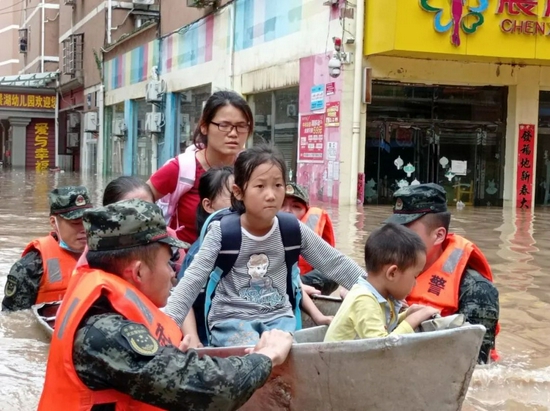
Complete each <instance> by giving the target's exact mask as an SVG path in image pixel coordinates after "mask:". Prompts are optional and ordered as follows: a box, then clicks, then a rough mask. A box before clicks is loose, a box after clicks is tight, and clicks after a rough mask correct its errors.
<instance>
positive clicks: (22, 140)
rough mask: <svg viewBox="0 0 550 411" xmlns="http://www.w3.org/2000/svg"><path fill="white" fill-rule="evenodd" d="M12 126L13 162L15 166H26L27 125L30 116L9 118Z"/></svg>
mask: <svg viewBox="0 0 550 411" xmlns="http://www.w3.org/2000/svg"><path fill="white" fill-rule="evenodd" d="M9 121H10V126H11V127H12V153H11V155H12V162H11V164H12V165H13V167H25V165H26V164H25V163H26V161H25V157H26V150H27V126H28V125H29V123H30V122H31V119H30V118H9Z"/></svg>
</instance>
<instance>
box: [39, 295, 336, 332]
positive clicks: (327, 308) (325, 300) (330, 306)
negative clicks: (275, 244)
mask: <svg viewBox="0 0 550 411" xmlns="http://www.w3.org/2000/svg"><path fill="white" fill-rule="evenodd" d="M312 300H313V301H314V302H315V304H316V305H317V307H318V308H319V310H321V312H322V313H323V314H325V315H334V314H336V311H338V307H340V304H341V303H342V299H341V298H338V297H330V296H325V295H314V296H312ZM60 305H61V301H56V302H51V303H43V304H37V305H33V306H32V312H33V314H34V316H35V317H36V319H37V321H38V324H39V325H40V327H41V328H42V329H43V330H44V332H45V333H46V334H47V335H49V336H50V337H51V336H52V335H53V330H54V324H55V316H56V314H57V310H58V309H59V306H60ZM302 324H303V327H304V328H310V327H314V326H315V323H314V322H313V320H312V319H311V318H310V317H309V316H308V315H307V314H305V313H304V314H302Z"/></svg>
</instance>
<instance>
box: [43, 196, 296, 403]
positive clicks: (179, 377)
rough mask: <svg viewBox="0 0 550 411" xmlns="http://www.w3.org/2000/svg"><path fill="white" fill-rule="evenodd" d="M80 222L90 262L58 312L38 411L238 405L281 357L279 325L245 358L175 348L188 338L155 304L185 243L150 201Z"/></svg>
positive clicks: (286, 346) (128, 203) (287, 339)
mask: <svg viewBox="0 0 550 411" xmlns="http://www.w3.org/2000/svg"><path fill="white" fill-rule="evenodd" d="M84 226H85V228H86V234H87V238H88V247H89V251H88V264H89V267H80V268H79V269H78V270H77V271H76V273H75V274H74V275H73V277H72V278H71V283H70V285H69V291H68V292H67V295H66V296H65V299H64V301H63V304H62V306H61V308H60V309H59V313H58V316H57V321H56V329H55V332H54V335H53V337H52V342H51V347H50V354H49V358H48V366H47V369H46V381H45V384H44V390H43V392H42V397H41V399H40V404H39V408H38V410H39V411H49V410H52V409H54V408H56V407H58V406H59V404H63V407H64V409H67V410H77V409H78V410H95V409H96V407H107V408H108V409H113V410H114V409H115V408H116V409H117V410H118V409H132V410H134V409H135V410H149V409H151V410H153V409H165V410H178V411H180V410H196V411H201V410H235V409H237V408H239V407H240V406H241V405H243V404H244V403H245V402H246V401H247V400H248V399H249V398H250V397H251V396H252V394H253V393H254V391H255V390H256V389H257V388H259V387H261V386H262V385H263V384H264V383H265V381H266V380H267V378H268V377H269V375H270V373H271V369H272V367H274V366H277V365H279V364H282V363H283V362H284V360H285V359H286V357H287V355H288V352H289V350H290V347H291V345H292V336H291V335H290V334H289V333H285V332H282V331H278V330H275V331H271V332H266V333H264V334H263V335H262V338H261V340H260V342H259V343H258V345H257V346H256V347H254V348H251V349H249V350H248V352H249V354H248V355H246V356H243V357H229V358H225V359H222V358H210V357H207V356H205V357H203V358H199V357H198V355H197V353H196V352H195V351H194V350H189V351H187V352H184V351H182V350H185V349H186V348H187V347H186V344H187V343H188V341H187V340H185V339H184V340H183V342H182V343H181V344H180V342H181V341H182V334H181V331H180V329H179V327H178V326H177V325H176V323H174V322H173V321H172V320H171V319H170V318H169V317H168V316H166V315H165V314H164V313H162V312H161V311H160V310H159V308H158V307H163V306H164V305H165V304H166V301H167V299H168V296H169V294H170V289H171V287H172V280H173V278H174V276H175V273H174V271H173V270H172V267H171V265H170V258H171V255H172V252H173V251H172V250H173V249H174V248H184V246H185V243H183V242H182V241H179V240H176V239H174V238H172V237H169V236H168V233H167V231H166V223H165V221H164V218H163V216H162V212H161V210H160V208H159V207H158V206H157V205H155V204H152V203H147V202H144V201H142V200H137V199H133V200H125V201H121V202H118V203H115V204H111V205H108V206H106V207H103V208H98V209H95V210H91V211H88V212H87V213H86V214H84ZM178 345H179V349H178ZM99 404H101V406H100V405H99ZM107 408H106V409H107ZM97 409H99V408H97ZM101 409H103V408H101Z"/></svg>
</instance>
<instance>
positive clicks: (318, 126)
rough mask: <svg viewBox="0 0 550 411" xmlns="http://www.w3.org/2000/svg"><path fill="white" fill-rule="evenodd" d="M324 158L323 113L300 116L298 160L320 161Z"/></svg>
mask: <svg viewBox="0 0 550 411" xmlns="http://www.w3.org/2000/svg"><path fill="white" fill-rule="evenodd" d="M324 158H325V114H324V113H320V114H305V115H302V116H300V135H299V142H298V161H299V162H301V163H322V162H323V160H324Z"/></svg>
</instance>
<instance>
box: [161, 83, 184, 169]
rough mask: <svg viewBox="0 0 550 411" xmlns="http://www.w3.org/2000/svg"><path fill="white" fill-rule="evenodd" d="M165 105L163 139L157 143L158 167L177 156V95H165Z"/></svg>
mask: <svg viewBox="0 0 550 411" xmlns="http://www.w3.org/2000/svg"><path fill="white" fill-rule="evenodd" d="M165 101H166V104H165V109H164V138H163V139H162V140H160V141H159V156H158V167H159V168H160V167H162V166H163V165H164V163H166V162H167V161H168V160H170V159H171V158H172V157H174V156H175V155H176V154H179V152H178V150H177V149H176V146H177V147H179V140H180V139H179V127H180V126H179V124H178V123H179V118H178V117H179V116H178V114H179V110H178V95H177V94H174V93H168V94H166V100H165Z"/></svg>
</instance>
